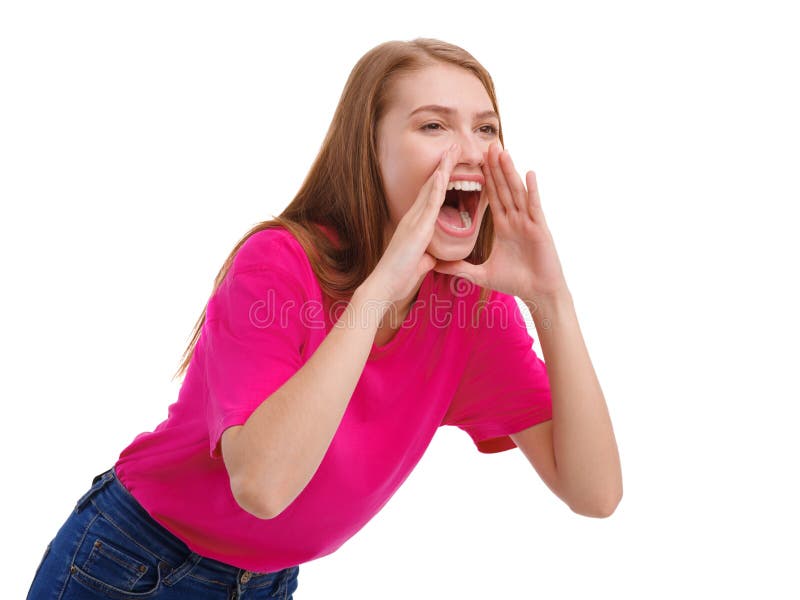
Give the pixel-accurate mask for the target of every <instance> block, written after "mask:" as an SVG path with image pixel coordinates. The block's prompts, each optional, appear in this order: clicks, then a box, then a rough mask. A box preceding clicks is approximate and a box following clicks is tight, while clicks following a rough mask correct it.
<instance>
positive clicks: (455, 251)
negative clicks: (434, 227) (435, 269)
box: [428, 231, 475, 260]
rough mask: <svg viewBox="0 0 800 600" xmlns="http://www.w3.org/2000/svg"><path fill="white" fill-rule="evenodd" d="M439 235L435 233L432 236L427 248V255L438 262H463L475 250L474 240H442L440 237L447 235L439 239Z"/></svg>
mask: <svg viewBox="0 0 800 600" xmlns="http://www.w3.org/2000/svg"><path fill="white" fill-rule="evenodd" d="M440 233H441V232H438V231H437V232H436V234H434V236H433V239H432V240H431V243H430V245H429V246H428V254H430V255H431V256H433V257H435V258H438V259H439V260H464V259H465V258H467V257H468V256H469V255H470V253H471V252H472V250H473V249H474V248H475V240H474V239H472V238H462V239H458V240H452V239H450V240H443V239H442V237H447V234H441V236H442V237H439V234H440Z"/></svg>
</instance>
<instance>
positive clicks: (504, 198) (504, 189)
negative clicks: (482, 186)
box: [489, 143, 517, 212]
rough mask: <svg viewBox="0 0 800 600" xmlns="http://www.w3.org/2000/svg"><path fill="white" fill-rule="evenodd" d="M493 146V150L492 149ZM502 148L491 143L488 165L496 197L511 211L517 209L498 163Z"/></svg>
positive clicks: (507, 210)
mask: <svg viewBox="0 0 800 600" xmlns="http://www.w3.org/2000/svg"><path fill="white" fill-rule="evenodd" d="M492 147H494V150H493V149H492ZM502 153H503V150H501V149H500V146H499V144H496V143H495V144H491V145H490V146H489V166H490V168H491V170H492V178H493V179H494V187H495V189H496V190H497V197H498V199H499V200H500V203H501V204H502V205H503V207H504V208H505V209H506V212H513V211H516V210H517V207H516V205H515V204H514V198H513V197H512V195H511V189H510V188H509V187H508V182H507V181H506V177H505V174H504V173H503V167H502V165H501V164H500V155H501V154H502Z"/></svg>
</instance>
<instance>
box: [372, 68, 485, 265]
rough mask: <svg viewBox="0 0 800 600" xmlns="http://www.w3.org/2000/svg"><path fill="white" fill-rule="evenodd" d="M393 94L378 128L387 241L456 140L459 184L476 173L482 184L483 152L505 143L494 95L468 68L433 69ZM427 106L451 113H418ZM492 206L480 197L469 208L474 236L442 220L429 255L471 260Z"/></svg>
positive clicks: (403, 83) (407, 79)
mask: <svg viewBox="0 0 800 600" xmlns="http://www.w3.org/2000/svg"><path fill="white" fill-rule="evenodd" d="M394 93H395V96H394V101H393V103H392V106H391V107H389V110H388V111H387V112H386V114H384V115H383V117H382V118H381V120H380V121H379V122H378V124H377V141H378V162H379V167H380V171H381V176H382V177H383V183H384V194H385V196H386V200H387V203H388V207H389V222H388V223H387V224H386V231H387V237H386V241H387V243H388V241H389V239H391V236H392V235H393V233H394V231H395V228H396V227H397V224H398V223H399V222H400V220H401V219H402V218H403V216H404V215H405V214H406V211H408V209H409V208H410V207H411V205H412V204H413V203H414V202H415V200H416V199H417V195H418V194H419V191H420V188H422V186H423V184H424V183H425V181H426V180H427V179H428V178H429V177H430V176H431V175H432V174H433V172H434V171H435V170H436V168H437V167H438V166H439V161H440V159H441V156H442V153H443V152H444V151H445V150H447V149H448V148H449V147H450V146H451V145H452V144H453V143H454V142H457V143H458V144H459V146H460V147H461V154H460V156H459V157H458V158H457V159H456V163H455V165H454V167H453V172H452V175H451V176H450V180H451V181H455V180H457V179H458V176H459V175H477V176H478V181H479V182H481V183H482V184H483V183H484V181H483V173H482V172H481V163H482V162H483V153H484V152H487V151H488V149H489V144H490V143H492V142H497V143H498V144H499V143H500V140H499V138H498V135H497V134H498V131H499V128H500V121H499V119H498V118H497V117H496V116H495V114H494V111H493V110H492V101H491V99H490V98H489V94H487V93H486V90H485V89H484V87H483V84H482V83H481V81H480V80H479V79H478V78H477V77H476V76H475V75H473V74H472V73H471V72H469V71H467V70H466V69H462V68H461V67H456V66H453V65H436V66H432V67H428V68H426V69H424V70H422V71H419V72H417V73H414V74H412V75H408V76H406V77H404V78H402V79H400V80H398V81H397V82H396V87H395V89H394ZM427 105H438V106H440V107H446V108H449V109H452V111H451V112H448V113H445V112H439V111H436V110H431V109H424V110H419V111H418V110H417V109H418V108H419V107H422V106H427ZM412 113H413V114H412ZM481 113H491V114H481ZM487 206H488V200H486V198H485V195H484V194H483V193H481V194H480V195H479V198H478V200H477V202H476V203H475V205H473V206H468V207H466V208H468V211H467V212H470V216H471V220H472V221H473V222H474V226H471V227H470V228H469V229H471V231H472V233H471V234H469V235H463V233H461V234H458V233H457V234H455V235H454V234H453V233H451V230H449V229H448V228H447V227H446V226H444V225H443V224H442V223H441V222H440V221H441V220H442V218H441V215H440V218H439V219H437V223H436V226H435V230H434V234H433V238H432V239H431V243H430V245H429V246H428V248H427V251H428V252H429V253H430V254H431V255H433V256H435V257H436V258H439V259H441V260H459V259H463V258H466V257H467V256H468V255H469V254H470V252H472V249H473V248H474V247H475V241H476V240H477V238H478V231H479V230H480V226H481V222H482V220H483V214H484V212H485V211H486V207H487ZM462 226H463V223H462Z"/></svg>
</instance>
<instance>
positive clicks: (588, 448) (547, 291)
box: [28, 39, 622, 600]
mask: <svg viewBox="0 0 800 600" xmlns="http://www.w3.org/2000/svg"><path fill="white" fill-rule="evenodd" d="M498 113H499V111H498V106H497V101H496V98H495V93H494V87H493V83H492V80H491V78H490V76H489V74H488V73H487V72H486V70H485V69H484V68H483V67H482V66H481V65H480V64H479V63H478V62H477V61H476V60H475V59H474V58H473V57H472V56H471V55H469V54H468V53H467V52H465V51H464V50H462V49H461V48H458V47H456V46H453V45H451V44H447V43H444V42H441V41H438V40H431V39H416V40H413V41H411V42H397V41H394V42H388V43H384V44H381V45H379V46H377V47H376V48H373V49H372V50H371V51H369V52H368V53H367V54H366V55H364V57H362V58H361V60H360V61H359V62H358V63H357V64H356V66H355V68H354V69H353V71H352V72H351V74H350V77H349V79H348V81H347V83H346V85H345V88H344V91H343V94H342V97H341V99H340V102H339V106H338V108H337V110H336V113H335V115H334V118H333V122H332V124H331V127H330V130H329V131H328V134H327V136H326V138H325V141H324V144H323V146H322V149H321V150H320V153H319V155H318V157H317V159H316V161H315V163H314V164H313V165H312V167H311V170H310V173H309V174H308V177H307V178H306V180H305V181H304V183H303V185H302V187H301V189H300V191H299V192H298V193H297V195H296V196H295V198H294V199H293V201H292V202H291V203H290V204H289V206H288V207H287V208H286V209H285V210H284V211H283V212H282V213H281V214H280V215H279V216H278V217H277V218H275V219H273V220H271V221H266V222H263V223H260V224H259V225H258V226H257V227H255V228H253V229H252V230H251V231H249V232H248V233H247V234H246V235H245V236H244V238H243V239H242V240H241V241H240V242H239V243H238V244H237V245H236V247H235V248H234V249H233V251H232V252H231V254H230V256H229V257H228V259H227V260H226V262H225V263H224V265H223V267H222V269H221V270H220V272H219V274H218V275H217V277H216V280H215V284H214V289H213V292H212V294H211V297H210V299H209V301H208V303H207V305H206V307H205V310H204V311H203V313H202V314H201V316H200V319H199V320H198V322H197V325H196V327H195V330H194V335H193V338H192V341H191V343H190V344H189V347H188V348H187V350H186V353H185V355H184V361H183V363H182V365H181V367H180V369H179V370H178V373H176V375H180V374H184V373H185V378H184V381H183V383H182V385H181V389H180V393H179V396H178V400H177V402H175V403H174V404H172V405H171V406H170V407H169V415H168V418H167V419H166V420H165V421H164V422H162V423H161V424H160V425H158V426H157V427H156V428H155V430H154V431H152V432H145V433H141V434H139V435H138V436H136V438H135V439H133V441H132V442H131V443H130V444H129V445H128V446H127V447H126V448H125V449H124V450H122V452H121V453H120V456H119V459H118V460H117V462H116V463H115V464H114V466H113V467H112V468H111V469H109V470H107V471H105V472H104V473H101V474H99V475H97V476H96V477H95V478H94V480H93V481H92V485H91V487H90V488H89V489H88V490H87V491H86V493H85V494H83V496H82V497H81V498H80V499H79V500H78V502H77V504H76V505H75V507H74V510H73V511H72V512H71V513H70V515H69V516H68V518H67V519H66V522H65V523H64V525H63V526H62V527H61V529H60V530H59V531H58V533H57V534H56V536H55V538H53V540H52V541H51V542H50V544H49V545H48V546H47V549H46V550H45V553H44V557H43V559H42V561H41V564H40V565H39V567H38V570H37V572H36V575H35V578H34V581H33V584H32V586H31V588H30V593H29V596H28V597H29V598H33V599H36V600H38V599H45V598H48V599H49V598H52V599H59V600H72V599H77V598H192V599H196V600H199V599H202V598H238V597H243V598H291V597H292V593H293V592H294V591H295V589H296V588H297V585H298V583H297V576H298V572H299V565H300V564H301V563H303V562H307V561H310V560H313V559H316V558H319V557H321V556H324V555H327V554H330V553H331V552H333V551H335V550H336V549H337V548H339V547H340V546H341V545H342V544H343V543H344V542H345V541H347V540H348V539H349V538H350V537H352V536H353V535H354V534H355V533H356V532H357V531H358V530H359V529H361V528H362V527H363V526H364V525H365V524H366V523H367V522H368V521H369V520H370V519H371V518H372V517H373V516H374V515H375V514H376V513H377V512H378V511H379V510H380V509H381V508H382V507H383V506H384V505H385V504H386V502H387V501H388V500H389V499H390V498H391V496H392V495H393V494H394V492H395V491H396V490H397V489H398V487H399V486H400V485H401V484H402V483H403V481H404V480H405V479H406V477H407V476H408V475H409V473H410V472H411V470H412V469H413V468H414V466H415V465H416V464H417V462H418V461H419V460H420V458H421V457H422V455H423V453H424V451H425V449H426V448H427V446H428V445H429V443H430V441H431V439H432V437H433V435H434V433H435V432H436V430H437V428H438V427H440V426H442V425H455V426H458V427H460V428H461V429H463V430H464V431H465V432H466V433H467V434H469V435H470V436H471V438H472V440H473V441H474V443H475V445H476V447H477V449H478V450H479V451H481V452H500V451H504V450H508V449H511V448H514V447H519V448H520V449H521V450H522V451H523V452H524V453H525V455H526V456H527V458H528V459H529V460H530V462H531V464H532V465H533V467H534V468H535V469H536V471H537V472H538V473H539V475H540V476H541V477H542V479H543V480H544V481H545V482H546V484H547V485H548V486H549V487H550V489H552V491H553V492H554V493H555V494H556V495H557V496H559V497H560V498H561V499H562V500H563V501H564V502H566V503H567V504H568V505H569V507H570V508H571V509H572V510H574V511H576V512H578V513H579V514H584V515H590V516H598V517H601V516H607V515H609V514H611V512H613V510H614V508H615V506H616V505H617V503H618V502H619V499H620V497H621V493H622V483H621V473H620V466H619V458H618V455H617V448H616V443H615V440H614V436H613V432H612V427H611V423H610V420H609V416H608V412H607V410H606V406H605V401H604V399H603V395H602V392H601V390H600V386H599V384H598V382H597V379H596V377H595V374H594V371H593V369H592V366H591V362H590V360H589V356H588V354H587V352H586V349H585V346H584V344H583V340H582V338H581V335H580V331H579V328H578V325H577V320H576V317H575V314H574V310H573V307H572V303H571V298H570V293H569V291H568V289H567V286H566V283H565V280H564V276H563V274H562V270H561V266H560V264H559V260H558V258H557V254H556V251H555V247H554V245H553V239H552V237H551V235H550V233H549V230H548V228H547V225H546V222H545V219H544V214H543V213H542V208H541V205H540V202H539V196H538V191H537V188H536V180H535V177H534V175H533V173H532V172H528V174H527V177H526V181H527V189H526V187H525V186H524V185H523V183H522V181H521V180H520V178H519V176H518V175H517V173H516V171H515V170H514V167H513V164H512V162H511V159H510V157H509V155H508V152H507V151H503V150H502V146H501V144H502V130H501V126H500V117H499V114H498ZM453 182H455V184H454V189H452V190H451V189H450V187H452V186H451V185H450V184H452V183H453ZM487 209H488V210H487ZM514 296H518V297H520V298H521V299H522V300H523V301H525V303H526V304H527V306H528V308H529V309H530V310H531V313H532V315H533V319H534V323H535V325H536V329H537V332H538V334H539V336H540V339H541V344H542V349H543V353H544V356H545V358H546V359H547V367H545V363H544V362H543V361H542V360H541V359H540V358H539V357H538V356H537V355H536V353H535V352H534V351H533V349H532V342H533V340H532V338H531V337H530V335H529V334H528V332H527V329H526V326H525V321H524V319H523V318H522V315H521V313H520V310H519V308H518V305H517V304H516V301H515V299H514ZM556 464H557V465H558V466H557V468H556Z"/></svg>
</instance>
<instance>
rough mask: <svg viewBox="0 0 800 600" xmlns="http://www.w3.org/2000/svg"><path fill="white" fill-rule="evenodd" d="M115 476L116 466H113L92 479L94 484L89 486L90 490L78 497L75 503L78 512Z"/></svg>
mask: <svg viewBox="0 0 800 600" xmlns="http://www.w3.org/2000/svg"><path fill="white" fill-rule="evenodd" d="M113 478H114V467H111V468H110V469H108V470H107V471H103V472H102V473H100V474H99V475H95V476H94V478H93V479H92V486H91V487H90V488H89V490H88V491H87V492H86V493H85V494H83V496H81V497H80V498H79V499H78V502H76V503H75V512H76V513H79V512H81V510H83V508H84V507H85V506H86V504H87V503H88V502H89V499H90V498H91V497H92V496H93V495H94V494H96V493H97V492H99V491H100V490H101V489H102V488H103V487H104V486H105V485H106V484H108V483H109V482H110V481H111V480H112V479H113Z"/></svg>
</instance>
